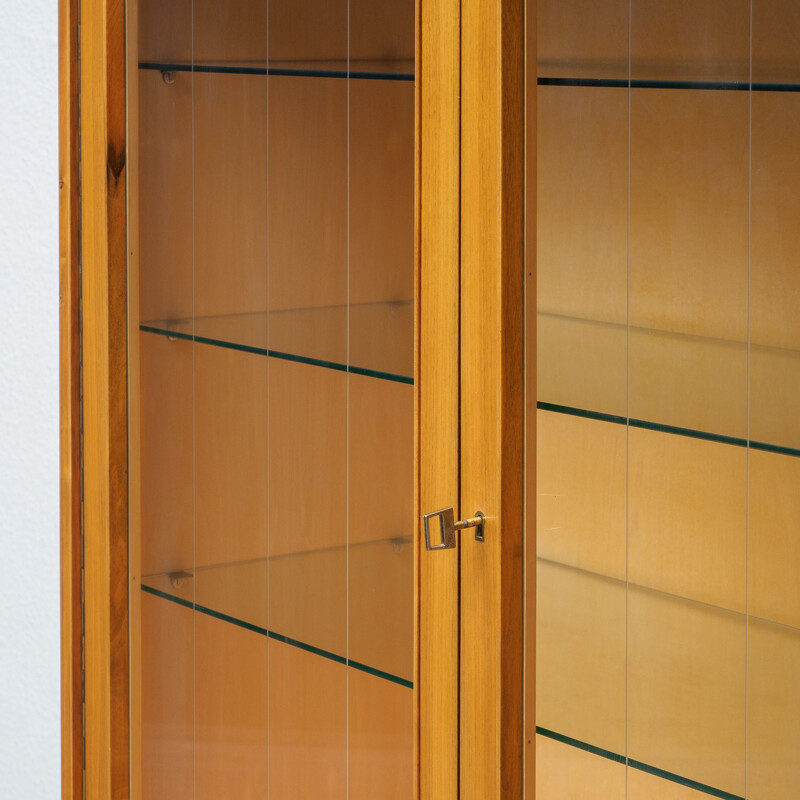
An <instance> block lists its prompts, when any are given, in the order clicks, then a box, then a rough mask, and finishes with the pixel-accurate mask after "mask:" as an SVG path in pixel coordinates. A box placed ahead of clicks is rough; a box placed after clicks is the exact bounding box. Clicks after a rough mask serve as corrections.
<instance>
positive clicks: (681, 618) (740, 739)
mask: <svg viewBox="0 0 800 800" xmlns="http://www.w3.org/2000/svg"><path fill="white" fill-rule="evenodd" d="M538 6H539V11H538V31H537V42H538V54H537V57H538V67H537V83H538V90H537V136H538V151H537V164H538V181H537V186H538V221H537V234H538V238H537V254H538V265H537V266H538V315H537V331H538V363H537V381H538V384H537V390H536V391H537V411H536V414H537V422H536V430H537V437H538V442H537V447H536V464H537V466H536V469H537V477H538V483H537V527H538V543H537V555H538V558H537V561H538V566H537V576H538V603H537V633H536V636H537V651H536V666H537V692H536V697H537V710H536V720H537V731H538V745H537V787H538V794H537V796H538V797H541V798H546V800H561V798H564V800H566V798H578V797H582V798H584V797H585V798H629V800H640V799H641V800H653V798H676V799H677V798H680V800H684V799H685V800H691V799H692V798H697V800H701V798H707V797H719V798H728V799H729V800H741V798H748V799H749V800H750V799H752V800H761V799H762V798H763V800H766V799H767V798H769V799H770V800H778V798H785V799H786V800H788V798H793V797H797V796H798V795H799V794H800V759H798V757H797V755H798V752H800V751H799V750H798V748H799V747H800V695H798V692H797V688H796V676H797V674H798V668H800V660H799V659H800V629H799V628H798V622H800V616H798V612H800V605H798V601H800V593H799V592H798V586H800V584H798V581H797V575H798V567H799V566H800V562H798V557H800V547H799V544H800V539H798V533H799V532H800V531H798V522H799V521H800V483H798V479H799V478H800V460H798V456H800V427H799V426H798V414H797V411H798V396H800V395H798V389H799V388H800V383H798V381H800V328H798V320H799V319H800V316H799V315H798V311H800V260H798V248H797V227H796V225H795V224H794V223H793V222H792V221H791V220H794V219H795V218H796V216H797V211H798V202H799V201H800V160H799V159H798V151H797V146H796V145H797V141H796V140H797V131H798V122H799V121H800V117H798V114H800V94H798V92H800V49H798V44H800V6H799V5H798V4H797V3H794V2H784V1H782V0H753V2H714V1H713V0H701V1H699V2H690V3H688V2H687V3H684V2H677V3H673V2H670V3H661V2H653V1H651V0H632V2H630V3H629V2H622V3H619V2H612V1H611V0H608V1H607V2H591V3H590V2H580V1H577V2H556V1H555V0H540V2H539V4H538ZM528 459H529V462H530V461H531V460H532V459H533V453H532V452H531V451H529V453H528Z"/></svg>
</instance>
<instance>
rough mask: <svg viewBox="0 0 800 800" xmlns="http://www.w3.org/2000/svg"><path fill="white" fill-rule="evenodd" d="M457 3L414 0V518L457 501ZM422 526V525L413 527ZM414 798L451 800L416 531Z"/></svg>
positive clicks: (449, 755)
mask: <svg viewBox="0 0 800 800" xmlns="http://www.w3.org/2000/svg"><path fill="white" fill-rule="evenodd" d="M460 5H461V4H460V0H417V46H416V50H417V57H416V162H415V163H416V198H415V204H416V281H415V286H416V289H415V293H416V297H415V309H416V315H415V341H416V364H415V385H416V387H415V388H416V392H415V411H416V414H415V419H416V425H415V440H416V464H417V480H416V492H415V495H416V502H415V506H416V519H417V521H418V523H419V520H420V516H421V514H422V513H427V512H429V511H434V510H437V509H440V508H443V507H447V506H454V505H457V503H458V491H459V475H458V444H459V423H458V419H459V367H458V364H459V214H460V209H459V185H460V163H459V126H460V104H459V89H460V87H459V82H460V68H461V63H460V44H461V43H460V16H461V9H460ZM420 528H421V526H420ZM416 541H417V545H416V571H415V573H416V593H415V597H416V619H417V638H416V645H417V647H416V657H415V676H414V684H415V694H416V698H415V716H416V719H415V726H414V727H415V737H416V741H415V758H416V777H415V796H416V797H417V798H422V800H457V797H458V753H459V750H458V658H459V650H458V615H459V606H458V592H459V585H458V551H457V550H450V551H438V552H426V551H425V549H424V545H423V544H421V542H422V531H421V529H418V535H417V537H416Z"/></svg>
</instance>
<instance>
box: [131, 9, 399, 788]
mask: <svg viewBox="0 0 800 800" xmlns="http://www.w3.org/2000/svg"><path fill="white" fill-rule="evenodd" d="M127 11H128V15H129V26H130V27H129V32H128V54H127V57H128V68H129V75H132V77H131V79H130V80H129V84H128V85H129V95H128V103H129V112H128V120H129V123H128V124H129V131H128V133H129V153H133V151H134V148H135V158H136V162H135V164H133V165H132V166H133V167H134V169H133V170H132V172H131V176H132V177H131V183H130V185H129V197H130V201H129V205H128V214H129V231H130V232H132V234H133V235H131V236H130V237H129V245H130V247H129V250H130V256H129V281H130V283H129V339H128V341H129V348H130V364H131V371H130V373H129V382H130V389H131V391H130V403H131V414H130V422H131V428H130V432H131V441H132V442H136V443H137V447H135V448H132V449H131V453H130V479H131V522H132V524H131V528H130V542H131V549H130V576H131V578H130V580H131V620H130V630H131V659H132V661H131V665H132V682H131V687H132V695H131V710H132V714H133V716H132V725H131V754H132V760H133V761H134V763H138V764H140V765H141V768H140V770H139V771H132V773H131V781H132V783H131V786H132V794H133V796H136V797H138V796H141V797H143V798H157V797H164V798H167V797H169V798H180V797H186V798H190V797H209V798H212V797H222V796H230V797H253V798H255V797H262V796H263V797H266V796H271V797H276V798H277V797H285V798H290V797H295V798H320V797H330V798H334V797H342V798H344V797H351V798H352V797H363V798H371V797H382V798H394V797H396V798H409V797H411V795H412V712H413V706H412V692H411V688H412V679H413V644H414V642H413V594H414V582H413V553H414V548H413V531H414V525H413V518H412V514H413V490H412V482H413V474H414V467H413V456H414V437H413V414H414V406H413V390H412V384H413V374H414V372H413V370H414V360H413V349H414V328H413V320H414V316H413V297H414V288H413V287H414V283H413V269H414V199H413V189H414V166H413V163H414V42H415V38H414V5H413V2H400V3H397V2H381V3H374V2H370V3H360V4H358V3H348V2H324V3H320V2H305V3H298V2H296V1H295V0H286V2H276V1H275V0H271V2H269V3H267V2H264V0H247V1H246V2H241V1H240V2H222V3H220V2H216V0H214V1H213V2H212V1H211V0H208V2H206V1H205V0H193V2H179V3H163V2H156V1H155V0H139V1H138V2H128V4H127ZM132 26H135V28H134V27H132ZM132 70H133V72H131V71H132ZM131 143H135V145H134V147H131ZM134 176H135V177H134Z"/></svg>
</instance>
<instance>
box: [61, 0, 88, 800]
mask: <svg viewBox="0 0 800 800" xmlns="http://www.w3.org/2000/svg"><path fill="white" fill-rule="evenodd" d="M58 28H59V228H60V236H59V283H60V312H59V313H60V341H59V346H60V353H59V360H60V364H59V386H60V409H61V411H60V449H61V470H60V473H61V492H60V493H61V523H60V527H61V537H60V538H61V795H62V798H63V799H64V800H73V798H75V799H76V800H77V798H80V797H82V795H83V719H82V717H83V711H82V705H83V699H82V693H83V689H82V684H83V675H82V666H81V658H82V645H81V637H82V617H83V609H82V606H81V439H80V306H79V302H80V269H79V247H78V243H79V237H80V231H79V228H78V223H79V215H78V163H79V153H78V125H77V119H76V116H77V112H78V102H77V101H78V74H79V73H78V0H59V4H58Z"/></svg>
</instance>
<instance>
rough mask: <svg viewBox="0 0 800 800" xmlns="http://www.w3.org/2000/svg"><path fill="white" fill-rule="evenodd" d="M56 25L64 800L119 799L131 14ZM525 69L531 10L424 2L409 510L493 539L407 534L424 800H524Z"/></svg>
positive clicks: (124, 692)
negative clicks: (432, 540)
mask: <svg viewBox="0 0 800 800" xmlns="http://www.w3.org/2000/svg"><path fill="white" fill-rule="evenodd" d="M529 6H530V4H529ZM529 13H530V12H529ZM59 21H60V101H59V102H60V195H61V198H60V203H61V205H60V208H61V251H60V257H61V408H62V413H61V451H62V455H61V497H62V512H61V547H62V557H61V573H62V754H63V759H62V763H63V789H62V794H63V797H64V798H67V799H72V800H77V798H80V797H84V796H85V797H86V798H90V799H91V800H99V799H100V798H114V800H116V799H117V798H127V797H128V795H129V775H130V755H129V738H130V737H129V717H130V702H129V681H130V675H129V669H130V667H129V652H128V650H129V648H128V614H129V606H128V604H129V598H128V549H127V548H128V417H127V414H128V410H127V408H128V394H127V366H128V351H127V319H126V314H127V258H126V257H127V246H126V236H127V227H126V226H127V220H126V185H127V170H126V143H127V138H126V64H125V3H124V0H60V2H59ZM79 21H80V22H79ZM523 72H524V14H523V3H522V0H469V1H468V0H463V1H462V2H460V1H459V0H417V87H418V90H417V101H416V102H417V106H416V108H417V120H416V126H417V160H416V170H417V189H416V206H417V210H416V214H417V217H416V218H417V231H416V237H417V272H416V281H415V283H416V304H417V306H416V307H417V320H416V332H415V336H416V353H417V359H416V367H415V379H416V385H417V389H416V400H415V407H416V417H417V425H416V433H415V438H416V449H417V465H418V467H417V470H418V471H417V480H416V483H415V485H416V503H415V507H416V510H417V519H418V520H419V519H420V513H422V512H425V511H429V510H433V509H435V508H439V507H442V506H446V505H453V506H454V507H455V508H456V509H457V513H461V514H469V513H471V512H473V511H474V510H475V509H476V508H481V510H483V511H484V512H485V513H486V514H487V523H486V536H487V542H486V543H485V544H484V545H478V544H477V543H475V542H469V543H466V544H465V545H464V547H463V548H459V549H457V550H455V551H449V552H446V553H437V554H430V553H426V552H424V550H422V549H421V548H420V547H419V539H420V537H419V536H418V537H417V559H416V563H417V577H416V583H417V589H416V597H417V602H416V608H417V612H416V616H417V657H416V659H415V685H416V690H415V691H416V700H415V713H416V718H415V731H416V745H415V755H416V769H415V774H416V780H415V785H416V794H417V796H418V797H420V798H425V799H426V800H427V799H428V798H431V799H435V800H455V798H457V797H459V798H476V800H477V799H478V798H480V800H491V799H492V798H497V800H499V799H500V798H503V800H506V799H507V800H514V799H515V798H520V797H521V796H522V775H523V732H522V728H523V723H522V716H523V625H524V610H523V538H524V537H523V531H524V524H523V523H524V519H523V495H524V493H523V480H524V468H523V452H524V435H525V433H524V428H523V420H524V385H525V380H524V375H525V373H524V366H525V365H524V348H523V325H524V297H525V295H524V266H523V262H524V248H523V241H524V239H523V219H524V180H523V178H524V175H523V170H524V160H523V152H524V151H523V143H524V123H525V113H524V75H523ZM530 302H531V297H530V296H529V297H528V303H530ZM529 346H530V337H529ZM532 364H533V361H532V356H530V357H529V364H528V368H529V369H530V368H531V366H532ZM528 402H529V405H530V402H531V399H530V398H529V400H528ZM528 435H529V436H530V435H531V432H530V431H529V432H528ZM473 506H474V507H475V508H473ZM529 513H530V511H529ZM467 583H468V585H469V587H470V588H469V590H468V591H467V590H466V589H465V586H467ZM459 587H460V588H459ZM530 591H532V588H530ZM530 591H529V593H530ZM458 676H460V680H461V688H460V690H459V687H458V681H457V680H455V678H456V677H458ZM529 796H530V795H529Z"/></svg>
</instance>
